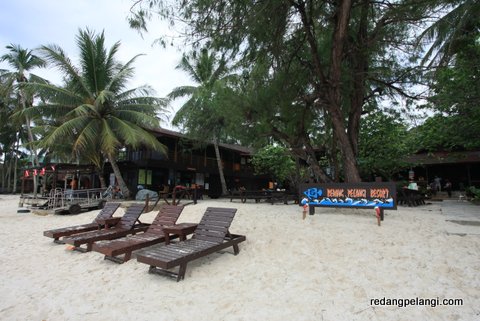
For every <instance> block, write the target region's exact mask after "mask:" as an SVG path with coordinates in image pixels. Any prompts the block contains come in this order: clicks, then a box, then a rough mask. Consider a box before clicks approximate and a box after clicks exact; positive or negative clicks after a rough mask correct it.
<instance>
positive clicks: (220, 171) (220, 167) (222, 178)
mask: <svg viewBox="0 0 480 321" xmlns="http://www.w3.org/2000/svg"><path fill="white" fill-rule="evenodd" d="M213 148H214V149H215V157H216V158H217V166H218V175H220V184H221V185H222V195H227V183H226V182H225V176H224V175H223V165H222V158H221V157H220V149H219V148H218V141H217V138H216V137H214V138H213Z"/></svg>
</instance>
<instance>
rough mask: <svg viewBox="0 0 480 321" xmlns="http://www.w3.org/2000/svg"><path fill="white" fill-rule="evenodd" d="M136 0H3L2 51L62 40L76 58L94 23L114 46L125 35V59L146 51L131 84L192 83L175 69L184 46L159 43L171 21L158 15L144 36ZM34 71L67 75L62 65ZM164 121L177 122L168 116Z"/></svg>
mask: <svg viewBox="0 0 480 321" xmlns="http://www.w3.org/2000/svg"><path fill="white" fill-rule="evenodd" d="M131 3H132V0H14V1H5V0H4V1H1V4H0V55H3V54H5V53H7V52H8V51H7V49H5V46H7V45H9V44H16V45H20V46H21V47H23V48H26V49H35V48H37V47H39V46H40V45H46V44H57V45H59V46H60V47H61V48H63V49H64V50H65V51H66V52H67V54H68V56H69V57H70V58H71V59H73V60H74V61H76V57H78V50H77V46H76V43H75V37H76V35H77V34H78V30H79V29H80V28H81V29H84V28H86V27H88V28H89V29H90V30H92V31H95V32H97V33H100V32H101V31H104V32H105V38H106V42H107V46H108V48H109V47H110V46H112V45H113V44H114V43H115V42H117V41H120V42H121V46H120V50H119V52H118V57H117V58H118V59H120V60H121V61H122V62H124V63H125V62H127V61H128V60H130V59H131V58H133V57H134V56H135V55H137V54H145V55H144V56H141V57H139V58H138V59H137V61H136V63H135V64H134V67H135V78H134V80H133V81H132V83H131V87H137V86H140V85H145V84H148V85H150V86H151V87H153V88H154V89H155V91H156V93H157V96H158V97H165V96H166V95H167V94H168V93H169V92H170V91H171V90H172V89H173V88H175V87H178V86H183V85H187V84H191V80H190V79H189V78H188V76H187V75H186V74H185V73H184V72H182V71H178V70H176V69H175V66H176V65H177V64H178V63H179V61H180V58H181V55H182V52H181V50H180V49H178V48H172V47H170V48H162V47H160V46H159V45H153V42H154V40H155V39H156V38H157V37H158V36H160V35H161V34H165V33H166V32H167V31H168V28H167V27H166V24H164V23H163V22H160V21H153V22H152V23H151V24H150V25H149V33H148V34H144V35H143V39H142V36H140V35H139V33H138V32H136V31H134V30H132V29H130V27H129V26H128V22H127V16H128V13H129V9H130V6H131ZM172 32H173V31H172ZM0 68H1V69H9V67H8V65H6V64H5V63H0ZM34 73H35V74H37V75H40V76H42V77H45V78H47V79H48V80H50V81H52V82H54V83H56V84H60V80H61V77H60V74H59V72H58V71H56V70H35V71H34ZM181 103H183V101H178V102H175V103H174V104H173V106H172V109H173V110H176V109H178V107H179V106H180V105H181ZM172 114H173V112H172ZM170 116H172V115H170ZM162 127H166V128H172V127H171V125H170V124H169V123H165V122H164V123H162Z"/></svg>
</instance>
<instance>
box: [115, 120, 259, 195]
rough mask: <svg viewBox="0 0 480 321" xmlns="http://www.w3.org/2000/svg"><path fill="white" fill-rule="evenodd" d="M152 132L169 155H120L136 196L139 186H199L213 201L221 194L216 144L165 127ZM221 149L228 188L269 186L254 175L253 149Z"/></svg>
mask: <svg viewBox="0 0 480 321" xmlns="http://www.w3.org/2000/svg"><path fill="white" fill-rule="evenodd" d="M153 133H154V135H155V136H156V137H157V138H158V140H159V141H160V142H161V143H162V144H163V145H165V146H166V147H167V149H168V150H167V154H166V155H164V154H162V153H159V152H154V151H152V150H148V149H138V150H131V149H126V150H125V151H122V152H121V153H120V155H119V159H118V164H119V167H120V170H121V172H122V174H123V178H124V179H125V181H126V182H127V184H128V186H129V188H130V190H131V191H132V192H133V193H134V192H136V191H137V186H138V185H141V186H143V187H144V188H147V189H151V190H153V191H160V190H162V189H163V187H164V186H165V185H168V186H170V188H171V189H173V187H174V186H176V185H183V186H187V187H188V186H191V185H192V184H196V185H200V187H201V188H202V189H203V190H204V191H203V192H204V194H206V195H208V196H210V197H212V198H215V197H219V196H220V195H221V192H222V189H221V184H220V175H219V172H218V165H217V159H216V157H215V149H214V146H213V144H205V143H204V144H201V143H200V142H198V141H195V140H192V139H190V138H187V137H186V136H185V135H183V134H181V133H178V132H175V131H172V130H168V129H163V128H159V129H157V130H154V132H153ZM219 150H220V155H221V160H222V164H223V171H224V176H225V180H226V183H227V188H228V189H236V188H238V187H240V186H243V187H245V188H247V189H261V188H266V187H267V185H268V179H267V177H265V176H257V175H254V170H253V166H252V164H251V157H252V155H253V154H252V153H253V150H252V149H250V148H246V147H243V146H240V145H230V144H219ZM106 167H107V168H106V172H108V171H110V172H111V170H109V169H108V164H107V166H106ZM111 175H113V174H111ZM112 177H113V176H112ZM107 182H108V180H107Z"/></svg>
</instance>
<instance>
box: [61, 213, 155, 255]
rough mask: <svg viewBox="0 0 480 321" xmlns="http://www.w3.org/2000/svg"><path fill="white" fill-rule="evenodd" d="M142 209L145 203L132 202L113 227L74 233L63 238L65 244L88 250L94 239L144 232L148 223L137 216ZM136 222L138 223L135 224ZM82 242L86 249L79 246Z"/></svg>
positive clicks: (76, 248) (109, 238)
mask: <svg viewBox="0 0 480 321" xmlns="http://www.w3.org/2000/svg"><path fill="white" fill-rule="evenodd" d="M144 209H145V204H132V205H130V206H129V207H128V208H127V210H126V211H125V214H123V216H122V217H121V218H118V223H116V224H115V225H114V226H113V227H111V228H105V229H103V230H99V231H90V232H85V233H80V234H75V235H72V236H69V237H65V238H63V241H64V242H65V243H67V244H71V245H73V246H74V247H75V248H74V249H75V250H78V251H80V252H89V251H91V250H92V244H93V242H95V241H100V240H113V239H116V238H119V237H123V236H126V235H129V234H136V233H138V232H144V231H146V230H147V228H148V227H149V224H143V223H141V222H140V221H139V217H140V215H141V214H142V213H143V210H144ZM137 222H139V223H138V224H137ZM83 244H86V246H87V248H86V249H85V248H82V247H81V246H82V245H83Z"/></svg>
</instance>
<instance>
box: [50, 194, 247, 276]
mask: <svg viewBox="0 0 480 321" xmlns="http://www.w3.org/2000/svg"><path fill="white" fill-rule="evenodd" d="M118 207H119V204H118V203H108V204H107V205H106V206H105V207H104V208H103V209H102V211H101V212H100V213H99V215H98V216H97V218H96V219H95V220H94V221H93V222H92V223H89V224H85V225H79V226H72V227H67V228H63V229H54V230H49V231H45V232H44V235H45V236H47V237H51V238H53V239H54V242H56V243H67V244H71V245H73V246H74V249H76V250H79V251H82V252H87V251H91V250H93V251H96V252H99V253H102V254H104V255H105V259H109V260H111V261H114V262H116V263H123V262H126V261H128V260H130V259H131V256H132V252H133V251H137V250H140V249H143V250H141V251H140V252H138V253H137V254H136V257H137V261H138V262H141V263H145V264H148V265H149V266H150V268H149V272H150V273H156V274H163V275H169V276H174V277H175V278H176V279H177V281H180V280H182V279H183V278H184V277H185V271H186V267H187V264H188V263H189V262H190V261H193V260H195V259H197V258H200V257H203V256H206V255H209V254H211V253H214V252H217V251H220V250H223V249H225V248H228V247H230V246H231V247H232V248H233V252H234V254H235V255H237V254H238V253H239V246H238V244H239V243H240V242H243V241H245V240H246V238H245V236H243V235H236V234H230V232H229V227H230V225H231V223H232V221H233V218H234V216H235V213H236V211H237V210H236V209H232V208H218V207H209V208H207V210H206V211H205V214H204V215H203V217H202V219H201V221H200V223H199V224H198V225H196V224H185V223H182V224H178V225H176V221H177V220H178V218H179V216H180V214H181V212H182V210H183V207H182V206H173V205H162V207H161V208H160V210H159V212H158V214H157V216H156V217H155V219H154V220H153V222H152V223H151V224H148V225H147V224H143V223H141V222H140V223H139V217H140V215H141V214H142V213H143V211H144V209H145V206H144V205H143V204H132V205H131V206H130V207H128V208H127V210H126V211H125V214H124V215H123V216H122V217H121V218H112V216H113V214H114V212H115V211H116V209H117V208H118ZM109 221H115V223H116V224H114V225H113V226H111V227H110V226H109ZM87 225H88V227H87ZM175 227H178V231H187V230H188V233H190V231H191V230H193V229H195V230H194V232H193V236H192V237H191V238H190V239H188V240H187V239H185V235H182V233H180V232H179V233H178V234H176V235H175V234H174V235H173V238H175V237H178V236H180V237H181V240H180V241H178V242H176V243H172V244H168V242H169V240H170V236H169V232H173V233H175V231H176V229H175ZM165 231H168V232H165ZM60 238H61V239H60ZM163 243H167V244H163ZM83 245H85V246H86V247H82V246H83ZM121 256H123V257H121ZM177 267H178V272H173V271H172V269H175V268H177Z"/></svg>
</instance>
